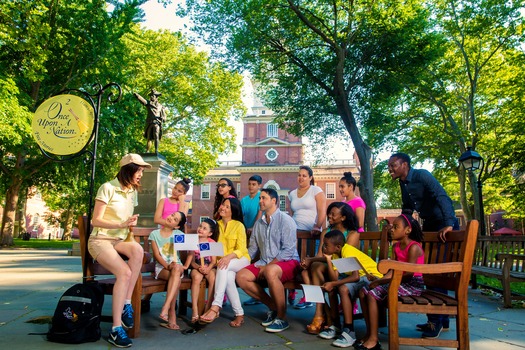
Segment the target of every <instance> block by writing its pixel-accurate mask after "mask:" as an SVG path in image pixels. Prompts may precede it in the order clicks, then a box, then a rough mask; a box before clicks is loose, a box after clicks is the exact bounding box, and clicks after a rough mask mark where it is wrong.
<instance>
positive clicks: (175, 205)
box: [153, 178, 191, 226]
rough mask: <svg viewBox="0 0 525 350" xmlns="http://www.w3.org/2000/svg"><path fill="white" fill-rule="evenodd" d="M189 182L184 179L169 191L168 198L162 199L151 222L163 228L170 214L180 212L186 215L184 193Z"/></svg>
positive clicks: (186, 205) (188, 187)
mask: <svg viewBox="0 0 525 350" xmlns="http://www.w3.org/2000/svg"><path fill="white" fill-rule="evenodd" d="M190 183H191V180H190V179H187V178H184V179H182V180H180V181H179V182H177V183H176V184H175V186H174V187H173V189H172V190H171V196H170V197H169V198H162V199H161V200H160V201H159V204H158V205H157V209H156V210H155V216H154V217H153V221H154V222H155V223H156V224H159V225H162V226H165V223H166V218H167V217H168V216H170V215H171V214H173V213H175V212H177V211H180V212H183V213H184V214H185V215H187V214H188V203H186V201H185V199H186V193H188V190H189V189H190Z"/></svg>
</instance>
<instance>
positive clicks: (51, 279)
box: [0, 250, 525, 350]
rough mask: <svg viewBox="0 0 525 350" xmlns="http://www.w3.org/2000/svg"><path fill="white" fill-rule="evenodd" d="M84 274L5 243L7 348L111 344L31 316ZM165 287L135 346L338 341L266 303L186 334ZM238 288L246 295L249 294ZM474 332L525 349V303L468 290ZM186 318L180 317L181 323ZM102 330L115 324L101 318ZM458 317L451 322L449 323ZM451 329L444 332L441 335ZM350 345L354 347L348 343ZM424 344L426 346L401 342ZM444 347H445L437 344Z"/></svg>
mask: <svg viewBox="0 0 525 350" xmlns="http://www.w3.org/2000/svg"><path fill="white" fill-rule="evenodd" d="M80 280H81V266H80V258H79V257H72V256H68V255H67V252H66V251H65V250H0V342H2V346H1V347H2V348H3V349H8V350H15V349H73V348H75V349H110V348H112V347H111V345H110V344H108V343H107V342H106V341H105V340H104V339H101V340H100V341H98V342H96V343H87V344H80V345H75V346H72V345H63V344H56V343H50V342H48V341H46V340H45V336H43V335H28V334H29V333H44V332H46V331H47V330H48V325H47V324H35V323H28V322H27V321H28V320H32V319H35V318H38V317H42V316H51V315H53V312H54V309H55V307H56V304H57V301H58V298H59V297H60V296H61V295H62V293H63V292H64V291H65V290H66V289H67V288H68V287H70V286H71V285H73V284H74V283H77V282H80ZM110 298H111V297H110V296H106V302H105V304H104V314H110V312H109V311H110V305H111V302H110V301H111V299H110ZM163 298H164V295H163V294H161V293H159V294H155V295H154V296H153V298H152V307H151V311H150V312H149V313H147V314H144V315H143V319H142V320H143V321H142V329H141V337H140V338H138V339H134V345H133V348H135V349H188V350H189V349H199V350H207V349H236V350H243V349H254V348H257V349H268V350H273V349H298V350H299V349H300V350H303V349H304V350H310V349H311V350H314V349H315V350H323V349H336V348H335V347H333V346H331V345H330V341H327V340H323V339H320V338H318V337H315V336H312V335H309V334H307V333H306V332H305V325H306V324H307V322H308V321H310V320H311V318H312V316H313V309H312V308H310V309H305V310H295V309H293V308H292V309H289V312H288V318H289V321H290V324H291V327H290V329H288V330H286V331H284V332H282V333H277V334H270V333H266V332H264V330H263V328H262V327H261V326H260V325H259V322H260V321H261V319H262V317H263V315H264V314H265V311H266V309H265V307H264V306H261V305H257V306H249V307H246V308H245V313H246V321H245V324H244V325H243V326H242V327H241V328H240V329H234V328H231V327H229V326H228V322H229V321H230V319H232V317H233V313H232V311H231V308H230V307H229V306H226V307H225V308H224V309H223V312H222V314H221V316H222V317H220V318H219V319H217V320H216V321H215V322H214V323H213V324H212V325H208V326H206V327H205V328H204V329H203V330H201V331H199V332H198V333H196V334H192V335H184V334H182V333H181V332H178V331H170V330H167V329H164V328H161V327H159V326H158V324H159V320H158V319H157V317H156V315H158V314H159V312H160V306H161V304H162V301H163ZM246 298H247V296H246V295H245V294H241V299H243V300H244V299H246ZM469 312H470V315H471V316H470V334H471V349H472V350H494V349H496V350H516V349H525V309H517V308H514V309H503V308H502V302H501V300H499V299H495V298H491V297H487V296H485V295H482V294H481V293H480V292H479V291H477V290H474V291H471V292H470V296H469ZM425 321H426V317H425V316H424V315H402V316H401V320H400V322H401V324H400V329H401V333H402V334H418V332H416V331H415V330H413V327H414V325H415V324H416V323H422V322H425ZM186 322H187V319H186V318H183V319H180V320H179V322H178V323H179V325H181V326H182V328H183V329H185V328H189V327H188V326H187V323H186ZM101 325H102V330H103V331H102V332H103V338H105V337H106V336H107V333H108V330H109V327H110V324H109V323H102V324H101ZM355 327H356V332H357V335H358V336H359V335H362V334H363V333H364V332H365V325H364V321H363V320H357V321H355ZM453 330H454V325H452V324H451V331H453ZM381 331H382V332H383V333H382V334H381V342H382V344H383V348H384V349H387V348H388V346H387V345H386V343H387V336H386V334H385V333H386V332H387V328H382V329H381ZM451 335H452V334H450V333H443V334H442V337H443V338H445V337H450V336H451ZM349 349H353V348H349ZM402 349H403V350H404V349H413V350H421V349H428V348H423V347H402ZM432 349H441V348H432Z"/></svg>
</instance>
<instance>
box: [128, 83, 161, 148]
mask: <svg viewBox="0 0 525 350" xmlns="http://www.w3.org/2000/svg"><path fill="white" fill-rule="evenodd" d="M161 95H162V94H161V93H160V92H158V91H156V90H155V89H151V92H150V94H149V97H150V99H149V101H148V100H146V99H145V98H144V97H142V96H140V95H139V94H138V93H136V92H134V93H133V96H135V97H136V98H137V100H139V101H140V103H142V104H143V105H144V106H146V108H147V109H148V116H147V118H146V127H145V129H144V137H145V138H146V140H147V144H146V152H148V153H149V152H150V149H151V144H152V142H153V143H154V145H155V153H156V154H157V153H158V149H159V141H160V139H161V138H162V123H164V122H165V121H166V108H165V107H164V106H163V105H161V104H160V103H159V100H158V97H159V96H161Z"/></svg>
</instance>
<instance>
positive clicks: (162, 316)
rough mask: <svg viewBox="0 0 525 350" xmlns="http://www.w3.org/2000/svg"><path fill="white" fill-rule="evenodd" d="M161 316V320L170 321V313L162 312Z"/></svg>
mask: <svg viewBox="0 0 525 350" xmlns="http://www.w3.org/2000/svg"><path fill="white" fill-rule="evenodd" d="M159 318H160V319H161V320H163V321H164V322H169V321H168V314H160V315H159Z"/></svg>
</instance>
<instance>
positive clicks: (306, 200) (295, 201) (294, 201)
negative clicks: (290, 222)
mask: <svg viewBox="0 0 525 350" xmlns="http://www.w3.org/2000/svg"><path fill="white" fill-rule="evenodd" d="M321 192H323V190H322V189H321V188H320V187H317V186H314V185H311V186H310V188H309V189H308V191H306V193H305V194H304V196H302V197H301V198H299V197H297V189H295V190H293V191H292V192H290V193H289V194H288V198H289V199H290V206H291V208H292V211H293V219H294V220H295V223H296V224H297V229H298V230H304V231H311V230H312V229H313V228H314V226H315V224H316V222H317V201H316V200H315V196H316V195H317V194H319V193H321Z"/></svg>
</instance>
